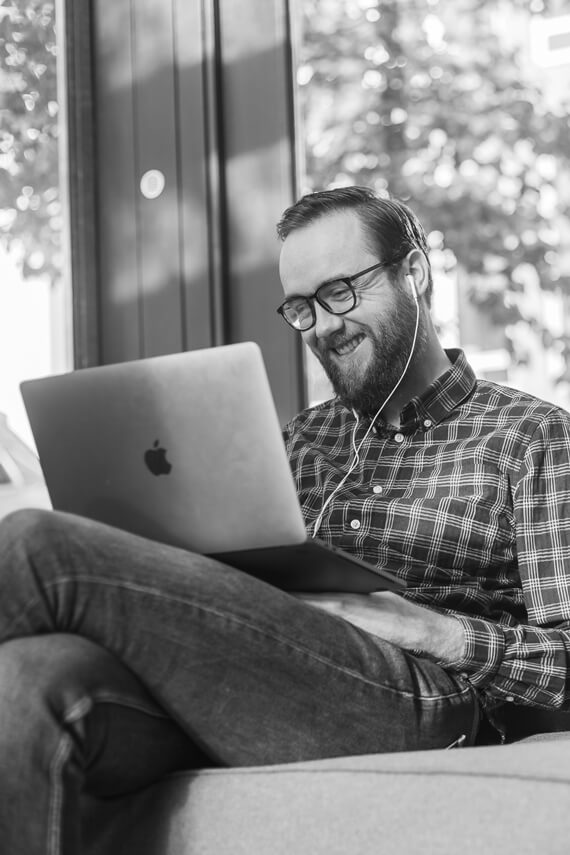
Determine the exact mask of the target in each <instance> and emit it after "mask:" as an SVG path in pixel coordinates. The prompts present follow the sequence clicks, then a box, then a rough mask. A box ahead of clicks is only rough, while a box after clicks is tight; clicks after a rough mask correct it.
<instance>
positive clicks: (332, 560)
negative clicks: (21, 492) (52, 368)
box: [21, 342, 405, 592]
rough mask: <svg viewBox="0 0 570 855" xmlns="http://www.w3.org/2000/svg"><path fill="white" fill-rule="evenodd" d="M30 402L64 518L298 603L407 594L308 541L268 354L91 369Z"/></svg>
mask: <svg viewBox="0 0 570 855" xmlns="http://www.w3.org/2000/svg"><path fill="white" fill-rule="evenodd" d="M21 391H22V396H23V399H24V403H25V406H26V409H27V412H28V417H29V420H30V424H31V427H32V431H33V434H34V439H35V441H36V445H37V449H38V453H39V457H40V462H41V465H42V469H43V472H44V476H45V479H46V484H47V487H48V491H49V494H50V498H51V501H52V504H53V507H54V508H55V509H57V510H62V511H69V512H71V513H74V514H79V515H82V516H85V517H89V518H91V519H95V520H99V521H101V522H104V523H108V524H110V525H113V526H116V527H118V528H121V529H125V530H127V531H130V532H133V533H135V534H140V535H143V536H144V537H147V538H151V539H153V540H158V541H161V542H164V543H168V544H171V545H173V546H178V547H182V548H184V549H189V550H193V551H196V552H200V553H203V554H206V555H212V556H215V557H217V558H219V559H220V560H222V561H225V562H226V563H228V564H231V565H233V566H235V567H238V568H240V569H242V570H245V571H246V572H248V573H252V574H254V575H256V576H258V577H260V578H263V579H265V580H266V581H268V582H270V583H272V584H274V585H276V586H278V587H281V588H284V589H286V590H292V591H323V590H324V591H353V592H370V591H374V590H383V589H388V590H401V589H402V588H404V587H405V584H404V583H403V582H402V581H401V580H399V579H398V578H397V577H395V576H393V575H392V574H390V573H387V572H385V571H381V570H378V569H376V568H375V567H372V566H370V565H368V564H365V563H364V562H362V561H360V560H359V559H357V558H355V557H353V556H351V555H350V554H348V553H346V552H342V551H341V550H337V549H334V548H331V547H330V546H328V545H326V544H324V543H323V542H321V541H318V540H316V539H313V538H311V537H308V535H307V532H306V529H305V524H304V520H303V516H302V513H301V508H300V505H299V500H298V497H297V494H296V491H295V485H294V481H293V477H292V474H291V470H290V467H289V461H288V459H287V455H286V452H285V447H284V443H283V438H282V434H281V428H280V425H279V421H278V417H277V413H276V410H275V405H274V402H273V397H272V394H271V390H270V387H269V382H268V379H267V375H266V371H265V367H264V363H263V358H262V355H261V351H260V349H259V347H258V346H257V345H256V344H254V343H252V342H245V343H241V344H235V345H227V346H223V347H216V348H208V349H204V350H195V351H190V352H186V353H179V354H173V355H169V356H159V357H153V358H150V359H143V360H137V361H134V362H125V363H121V364H117V365H108V366H101V367H97V368H86V369H82V370H78V371H74V372H71V373H69V374H63V375H57V376H54V377H45V378H41V379H38V380H30V381H26V382H24V383H22V385H21Z"/></svg>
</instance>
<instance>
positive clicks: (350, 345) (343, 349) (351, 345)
mask: <svg viewBox="0 0 570 855" xmlns="http://www.w3.org/2000/svg"><path fill="white" fill-rule="evenodd" d="M361 341H362V336H357V337H356V338H353V339H351V340H350V341H348V342H347V343H346V344H343V345H341V346H340V347H335V350H336V352H337V353H338V354H339V356H344V355H345V354H347V353H350V352H351V351H353V350H356V348H357V347H358V345H359V344H360V342H361Z"/></svg>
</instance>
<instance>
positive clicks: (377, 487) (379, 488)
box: [372, 484, 382, 493]
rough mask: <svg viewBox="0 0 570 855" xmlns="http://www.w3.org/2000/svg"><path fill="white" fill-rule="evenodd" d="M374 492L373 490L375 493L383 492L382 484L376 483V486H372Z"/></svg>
mask: <svg viewBox="0 0 570 855" xmlns="http://www.w3.org/2000/svg"><path fill="white" fill-rule="evenodd" d="M372 492H373V493H381V492H382V487H381V486H380V484H376V486H375V487H372Z"/></svg>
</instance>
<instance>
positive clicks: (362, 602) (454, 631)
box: [295, 591, 465, 662]
mask: <svg viewBox="0 0 570 855" xmlns="http://www.w3.org/2000/svg"><path fill="white" fill-rule="evenodd" d="M295 596H296V597H297V598H298V599H300V600H303V602H305V603H310V604H311V605H313V606H315V607H316V608H318V609H323V610H324V611H326V612H329V613H330V614H333V615H337V616H338V617H341V618H344V620H347V621H348V622H349V623H352V624H354V626H358V627H359V628H360V629H363V630H365V631H366V632H369V633H370V634H371V635H376V636H377V637H378V638H383V639H384V640H385V641H390V642H391V643H392V644H396V645H398V647H403V648H404V649H406V650H422V651H424V652H425V653H428V654H430V655H431V656H433V657H435V658H436V659H438V660H440V661H442V662H453V661H454V660H456V659H459V658H460V657H461V656H462V655H463V651H464V646H465V635H464V631H463V627H462V626H461V624H460V623H459V621H457V620H455V619H454V618H452V617H449V616H448V615H442V614H439V613H438V612H435V611H432V609H429V608H426V607H425V606H418V605H417V604H416V603H411V602H410V601H409V600H405V599H404V598H403V597H401V596H400V595H399V594H392V593H390V592H388V591H381V592H378V593H375V594H295Z"/></svg>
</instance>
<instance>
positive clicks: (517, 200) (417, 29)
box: [294, 0, 570, 408]
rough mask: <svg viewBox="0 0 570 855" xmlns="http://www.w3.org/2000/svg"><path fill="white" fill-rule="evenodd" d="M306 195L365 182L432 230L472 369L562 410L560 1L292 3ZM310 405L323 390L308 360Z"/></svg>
mask: <svg viewBox="0 0 570 855" xmlns="http://www.w3.org/2000/svg"><path fill="white" fill-rule="evenodd" d="M294 8H295V23H296V30H297V33H298V37H297V61H296V69H295V70H296V79H297V96H298V98H297V100H298V113H299V116H300V126H299V133H300V137H301V142H302V154H303V156H304V173H303V177H302V187H301V188H300V189H301V192H307V191H310V190H319V189H325V188H329V187H335V186H343V185H349V184H362V185H367V186H371V187H373V188H375V189H376V190H377V191H378V192H379V193H391V194H393V195H394V196H396V197H399V198H401V199H403V200H404V201H406V202H407V203H409V204H410V206H411V207H412V208H413V209H414V210H415V211H416V213H417V214H418V215H419V216H420V219H421V220H422V222H423V223H424V226H425V227H426V230H427V232H428V234H429V243H430V247H431V262H432V266H433V270H434V281H435V294H434V306H433V313H434V317H435V320H436V322H437V325H438V328H439V330H440V333H441V336H442V340H443V343H444V345H445V346H460V347H463V348H464V349H465V350H466V352H467V355H468V358H469V359H470V361H471V362H472V364H473V366H474V368H475V369H476V371H477V373H478V374H479V375H480V376H484V377H487V378H489V379H496V380H498V381H500V382H504V383H508V384H509V385H511V386H515V387H518V388H522V389H524V390H526V391H529V392H531V393H533V394H536V395H538V396H540V397H543V398H546V399H548V400H551V401H554V402H555V403H558V404H561V405H562V406H564V407H566V408H568V407H569V406H570V342H569V338H570V311H569V309H570V305H569V300H570V296H569V295H570V249H569V247H570V221H569V220H568V217H567V215H566V210H567V207H568V205H569V204H570V148H569V147H568V132H569V124H570V15H569V14H568V4H567V2H565V0H564V1H563V0H508V2H507V0H488V2H485V3H481V2H479V0H296V5H295V7H294ZM307 373H308V383H309V395H310V398H311V401H315V400H318V399H320V398H321V396H323V395H324V396H325V397H326V396H327V395H328V394H329V393H330V389H329V387H328V385H327V383H326V382H325V381H324V380H323V378H322V377H320V369H319V367H318V365H317V364H316V362H315V360H313V359H312V358H310V359H308V361H307Z"/></svg>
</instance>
